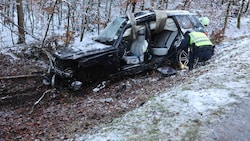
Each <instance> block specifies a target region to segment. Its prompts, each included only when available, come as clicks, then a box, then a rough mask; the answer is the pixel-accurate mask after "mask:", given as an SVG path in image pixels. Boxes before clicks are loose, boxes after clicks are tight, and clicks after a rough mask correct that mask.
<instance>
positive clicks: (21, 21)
mask: <svg viewBox="0 0 250 141" xmlns="http://www.w3.org/2000/svg"><path fill="white" fill-rule="evenodd" d="M16 3H17V18H18V34H19V35H18V44H22V43H24V42H25V31H24V16H23V4H22V0H16Z"/></svg>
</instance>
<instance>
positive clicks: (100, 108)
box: [0, 53, 188, 140]
mask: <svg viewBox="0 0 250 141" xmlns="http://www.w3.org/2000/svg"><path fill="white" fill-rule="evenodd" d="M0 58H2V59H1V60H0V68H1V71H0V82H1V83H0V140H35V139H40V140H49V139H50V140H51V139H52V140H54V139H60V140H61V139H68V138H72V137H74V136H73V135H74V134H75V133H87V132H88V131H89V130H91V129H93V128H94V127H96V126H98V125H100V124H102V123H110V122H112V121H113V120H114V119H115V118H117V117H121V116H122V115H123V114H124V113H126V112H128V111H131V110H132V109H135V108H138V107H140V106H142V105H143V104H144V103H145V102H147V101H148V99H150V98H151V97H153V96H155V95H158V94H160V93H162V92H163V91H165V89H168V88H171V87H173V86H175V85H178V84H180V83H182V82H183V81H185V79H186V78H188V76H181V75H176V76H173V77H164V76H162V75H161V74H159V73H158V72H156V71H151V72H148V73H144V74H140V75H137V76H131V77H125V78H121V79H120V80H117V81H116V82H112V81H109V80H107V81H103V82H101V83H93V84H91V85H89V86H87V87H85V88H84V90H80V91H77V92H72V91H69V90H67V89H66V88H65V89H51V88H50V87H47V86H44V85H43V83H42V77H41V72H45V71H46V70H45V69H44V67H43V65H42V64H40V63H39V62H37V61H34V60H33V61H31V60H29V59H21V58H18V57H13V54H11V55H10V54H9V53H8V54H7V53H4V54H3V53H2V54H0ZM13 76H17V77H13ZM101 85H102V86H104V87H105V88H104V89H100V86H101ZM96 90H99V91H96ZM43 94H45V96H44V98H43V99H42V100H41V101H39V103H38V104H36V105H35V106H34V103H35V102H36V101H38V99H39V98H40V97H42V95H43Z"/></svg>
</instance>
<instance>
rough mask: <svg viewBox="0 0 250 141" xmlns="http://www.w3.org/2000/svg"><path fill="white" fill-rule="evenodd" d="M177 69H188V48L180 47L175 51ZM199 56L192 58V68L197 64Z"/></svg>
mask: <svg viewBox="0 0 250 141" xmlns="http://www.w3.org/2000/svg"><path fill="white" fill-rule="evenodd" d="M176 60H177V61H176V62H177V66H178V69H188V66H189V52H188V49H181V50H179V51H178V52H177V58H176ZM198 61H199V58H195V59H194V64H193V68H195V67H196V66H197V64H198Z"/></svg>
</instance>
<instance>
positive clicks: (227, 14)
mask: <svg viewBox="0 0 250 141" xmlns="http://www.w3.org/2000/svg"><path fill="white" fill-rule="evenodd" d="M232 2H233V0H229V2H228V5H227V12H226V17H225V20H224V26H223V29H222V34H225V30H226V27H227V21H228V17H229V13H230V9H231V5H232Z"/></svg>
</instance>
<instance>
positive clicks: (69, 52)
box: [54, 40, 114, 60]
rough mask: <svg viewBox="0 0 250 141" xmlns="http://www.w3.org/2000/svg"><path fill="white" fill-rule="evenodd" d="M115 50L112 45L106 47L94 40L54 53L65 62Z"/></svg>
mask: <svg viewBox="0 0 250 141" xmlns="http://www.w3.org/2000/svg"><path fill="white" fill-rule="evenodd" d="M112 49H114V47H113V46H112V45H106V44H103V43H100V42H97V41H94V40H91V41H89V42H87V43H84V44H83V43H81V44H80V43H79V44H74V45H71V46H69V47H63V48H60V49H59V50H57V51H56V52H55V53H54V56H55V57H56V58H59V59H63V60H69V59H72V60H75V59H78V58H81V57H86V56H91V55H95V54H99V53H103V52H106V51H109V50H112Z"/></svg>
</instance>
